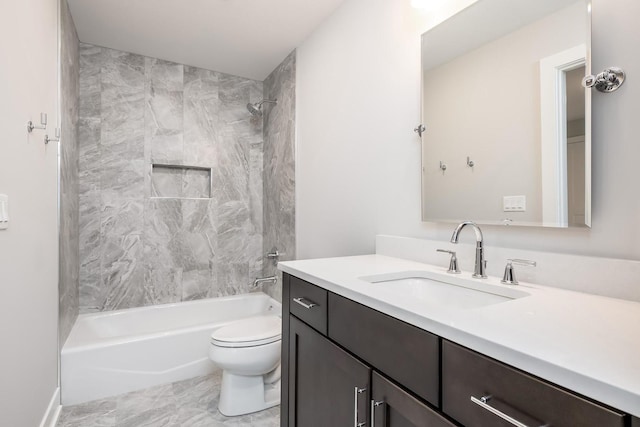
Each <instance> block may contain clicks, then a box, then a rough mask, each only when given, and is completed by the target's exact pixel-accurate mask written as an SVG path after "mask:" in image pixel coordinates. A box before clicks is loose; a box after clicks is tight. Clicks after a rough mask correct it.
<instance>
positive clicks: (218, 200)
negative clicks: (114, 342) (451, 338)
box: [79, 44, 263, 312]
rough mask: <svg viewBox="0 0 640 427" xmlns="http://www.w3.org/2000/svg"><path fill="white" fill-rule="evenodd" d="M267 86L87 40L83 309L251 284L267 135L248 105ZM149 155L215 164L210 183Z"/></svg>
mask: <svg viewBox="0 0 640 427" xmlns="http://www.w3.org/2000/svg"><path fill="white" fill-rule="evenodd" d="M262 96H263V85H262V83H261V82H258V81H253V80H248V79H245V78H241V77H237V76H231V75H227V74H222V73H218V72H214V71H208V70H203V69H198V68H194V67H189V66H185V65H181V64H175V63H170V62H166V61H161V60H158V59H153V58H148V57H143V56H139V55H134V54H130V53H125V52H120V51H116V50H111V49H106V48H101V47H97V46H92V45H87V44H81V45H80V119H79V120H80V122H79V131H80V164H79V169H80V185H79V194H80V254H81V265H80V307H81V311H82V312H88V311H97V310H114V309H121V308H129V307H137V306H143V305H152V304H160V303H168V302H178V301H185V300H192V299H199V298H205V297H215V296H221V295H228V294H235V293H240V292H248V291H249V290H250V286H249V284H250V283H251V282H252V281H253V279H254V278H255V277H259V276H261V274H262V267H263V266H262V261H263V226H262V224H263V209H262V198H263V182H262V172H263V133H262V120H261V119H256V118H252V117H251V116H250V115H249V113H248V111H247V109H246V104H247V103H248V102H257V101H259V100H261V99H262ZM152 164H172V165H186V166H198V167H203V168H211V171H212V176H211V177H210V182H212V187H211V188H210V189H209V188H208V185H209V184H208V181H207V179H204V180H203V179H202V171H197V173H192V172H189V171H184V170H181V169H175V168H174V169H167V168H156V169H157V170H156V172H158V171H162V172H163V173H157V174H156V175H154V176H153V177H152ZM206 173H207V174H208V172H206ZM202 186H205V187H206V188H203V187H202ZM205 190H206V191H205ZM209 191H210V195H211V198H205V197H203V196H204V195H205V194H206V195H209ZM194 196H197V197H194Z"/></svg>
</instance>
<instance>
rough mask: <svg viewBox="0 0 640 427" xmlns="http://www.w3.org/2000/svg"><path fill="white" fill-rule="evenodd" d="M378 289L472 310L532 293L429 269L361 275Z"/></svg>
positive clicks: (396, 294)
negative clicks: (446, 274) (449, 275)
mask: <svg viewBox="0 0 640 427" xmlns="http://www.w3.org/2000/svg"><path fill="white" fill-rule="evenodd" d="M360 279H361V280H364V281H365V282H369V283H371V284H372V285H374V286H375V287H376V288H378V290H382V291H384V292H390V293H393V295H394V296H398V297H404V298H409V299H413V300H419V301H424V302H427V303H429V304H433V305H439V306H446V307H450V308H457V309H470V308H478V307H485V306H488V305H493V304H500V303H504V302H507V301H512V300H514V299H518V298H523V297H527V296H529V294H528V293H526V292H524V291H521V290H518V289H513V288H509V287H507V285H504V286H499V285H492V284H488V283H483V282H481V281H480V280H476V279H466V278H462V277H459V276H451V277H448V276H444V275H443V274H440V273H433V272H430V271H403V272H398V273H389V274H380V275H376V276H366V277H360Z"/></svg>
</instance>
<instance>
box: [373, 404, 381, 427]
mask: <svg viewBox="0 0 640 427" xmlns="http://www.w3.org/2000/svg"><path fill="white" fill-rule="evenodd" d="M380 405H384V400H381V401H379V402H376V401H375V399H371V427H375V426H376V408H377V407H378V406H380Z"/></svg>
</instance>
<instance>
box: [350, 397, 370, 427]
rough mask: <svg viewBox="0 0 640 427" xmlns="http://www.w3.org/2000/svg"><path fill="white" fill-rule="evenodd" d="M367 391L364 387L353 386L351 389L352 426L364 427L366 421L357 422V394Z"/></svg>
mask: <svg viewBox="0 0 640 427" xmlns="http://www.w3.org/2000/svg"><path fill="white" fill-rule="evenodd" d="M365 391H367V389H366V388H358V387H354V390H353V427H364V426H365V425H366V424H367V423H359V422H358V395H359V394H362V393H364V392H365Z"/></svg>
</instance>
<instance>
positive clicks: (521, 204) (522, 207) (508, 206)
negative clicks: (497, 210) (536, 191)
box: [502, 196, 527, 212]
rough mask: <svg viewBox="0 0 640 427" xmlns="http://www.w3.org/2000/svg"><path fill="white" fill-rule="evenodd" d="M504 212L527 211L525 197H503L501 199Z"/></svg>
mask: <svg viewBox="0 0 640 427" xmlns="http://www.w3.org/2000/svg"><path fill="white" fill-rule="evenodd" d="M502 210H503V211H504V212H525V211H526V210H527V197H526V196H504V197H503V198H502Z"/></svg>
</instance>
